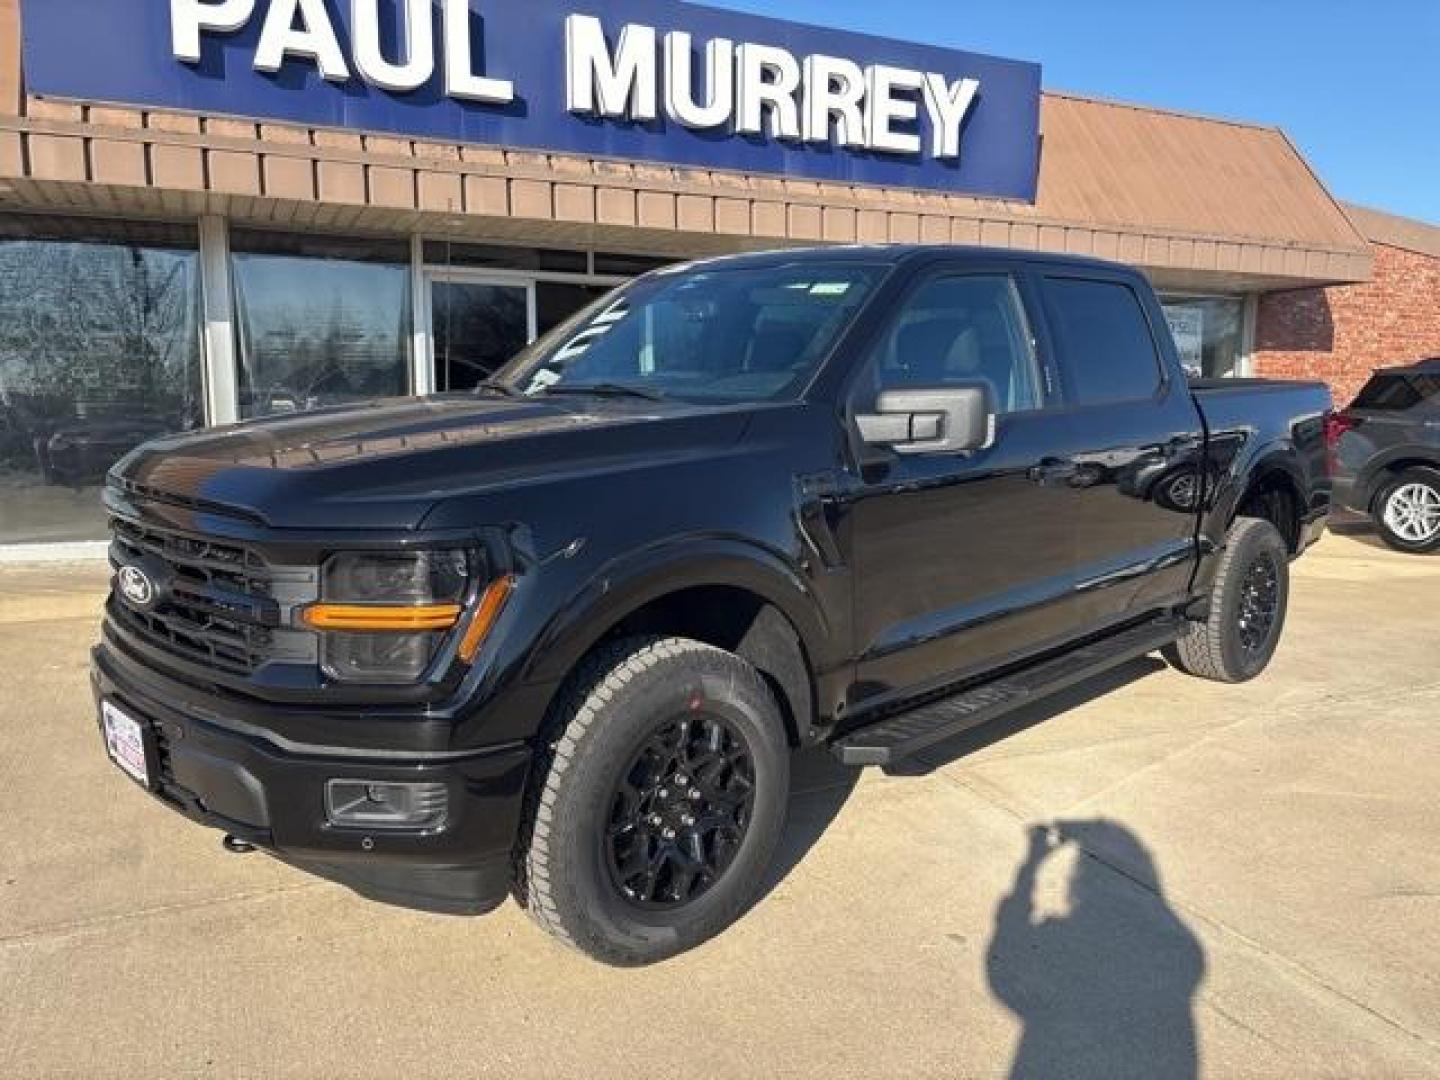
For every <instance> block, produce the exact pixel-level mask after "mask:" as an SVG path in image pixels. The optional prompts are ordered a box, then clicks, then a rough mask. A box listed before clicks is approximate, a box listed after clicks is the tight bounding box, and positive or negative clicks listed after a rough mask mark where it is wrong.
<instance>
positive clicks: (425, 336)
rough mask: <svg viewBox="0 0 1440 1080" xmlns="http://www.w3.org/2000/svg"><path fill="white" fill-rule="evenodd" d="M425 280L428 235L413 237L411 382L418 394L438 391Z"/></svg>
mask: <svg viewBox="0 0 1440 1080" xmlns="http://www.w3.org/2000/svg"><path fill="white" fill-rule="evenodd" d="M426 284H427V283H426V280H425V238H424V237H422V236H421V235H420V234H419V233H416V234H415V235H414V236H412V237H411V238H410V307H411V323H412V324H413V325H412V330H411V343H410V386H411V390H412V392H413V393H415V394H422V395H423V394H433V393H434V392H435V347H434V340H433V338H432V336H431V329H430V290H429V289H428V288H427V287H426Z"/></svg>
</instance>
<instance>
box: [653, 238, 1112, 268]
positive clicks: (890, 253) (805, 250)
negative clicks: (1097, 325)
mask: <svg viewBox="0 0 1440 1080" xmlns="http://www.w3.org/2000/svg"><path fill="white" fill-rule="evenodd" d="M967 259H968V260H974V261H976V262H985V263H988V264H991V265H994V264H996V263H1008V264H1013V265H1021V264H1024V265H1030V266H1044V267H1046V268H1050V269H1057V270H1071V271H1082V272H1083V271H1105V272H1107V273H1114V272H1116V271H1122V272H1124V273H1127V274H1134V273H1135V271H1134V270H1133V269H1131V268H1130V267H1128V266H1125V265H1123V264H1121V263H1115V262H1109V261H1107V260H1105V259H1096V258H1092V257H1090V256H1086V255H1066V254H1058V253H1052V252H1040V251H1017V250H1015V249H1013V248H992V247H980V246H975V245H963V244H848V245H837V246H832V247H801V248H787V249H783V250H779V251H764V252H754V253H748V254H740V255H718V256H715V257H713V258H705V259H696V260H693V261H691V262H687V263H679V264H676V265H674V266H669V267H666V268H664V269H663V270H657V271H653V272H654V273H656V274H667V273H677V272H679V271H681V270H695V269H698V268H704V267H716V268H720V267H723V268H725V269H745V268H748V267H755V268H760V267H769V266H793V265H795V264H796V263H804V262H810V261H813V262H826V263H834V262H836V261H844V260H854V261H857V262H869V263H887V264H890V265H893V266H896V267H899V266H905V265H910V264H914V263H929V262H936V261H940V260H954V261H964V260H967Z"/></svg>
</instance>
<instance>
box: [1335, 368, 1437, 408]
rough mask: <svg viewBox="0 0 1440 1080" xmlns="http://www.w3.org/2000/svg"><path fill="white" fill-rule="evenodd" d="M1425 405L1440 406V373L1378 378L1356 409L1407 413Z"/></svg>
mask: <svg viewBox="0 0 1440 1080" xmlns="http://www.w3.org/2000/svg"><path fill="white" fill-rule="evenodd" d="M1423 402H1428V403H1430V404H1431V405H1434V404H1437V403H1440V372H1435V373H1433V374H1431V373H1424V374H1415V375H1402V374H1385V375H1376V376H1374V377H1373V378H1372V379H1371V380H1370V381H1369V382H1368V383H1366V384H1365V389H1363V390H1361V391H1360V396H1359V397H1357V398H1356V399H1355V405H1354V407H1355V408H1357V409H1382V410H1392V411H1396V412H1403V411H1404V410H1406V409H1413V408H1415V407H1416V406H1418V405H1420V404H1421V403H1423Z"/></svg>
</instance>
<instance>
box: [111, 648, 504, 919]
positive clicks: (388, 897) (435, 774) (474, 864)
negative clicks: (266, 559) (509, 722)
mask: <svg viewBox="0 0 1440 1080" xmlns="http://www.w3.org/2000/svg"><path fill="white" fill-rule="evenodd" d="M93 660H94V662H93V666H92V675H91V679H92V683H93V688H94V693H95V698H96V702H97V709H96V712H97V714H98V712H99V708H98V703H99V702H100V701H101V700H110V701H113V702H114V703H115V704H116V705H117V706H119V707H120V708H121V709H123V710H125V712H126V713H128V714H129V715H130V716H132V717H133V718H134V719H136V720H138V721H140V722H141V724H142V725H143V726H144V727H145V728H146V730H147V732H148V736H149V738H151V739H153V741H154V745H155V751H156V753H155V757H156V760H157V764H158V768H157V770H156V772H157V775H156V776H155V777H153V778H152V787H151V793H152V794H154V795H155V796H156V797H157V798H159V799H160V800H161V801H163V802H165V803H166V804H167V805H169V806H170V807H172V808H173V809H175V810H178V811H180V812H181V813H183V814H185V815H186V816H188V817H190V818H192V819H193V820H195V821H198V822H200V823H201V824H204V825H208V826H210V827H212V828H215V829H220V830H222V831H224V832H226V833H228V834H231V835H233V836H235V837H238V838H239V839H241V840H244V841H246V842H247V843H250V844H253V845H254V846H256V847H258V848H261V849H263V850H266V851H268V852H270V853H271V854H273V855H275V856H277V857H279V858H281V859H283V860H284V861H286V862H289V863H292V864H294V865H295V866H297V867H299V868H301V869H304V870H307V871H309V872H311V873H314V874H317V875H319V876H321V877H325V878H328V879H330V880H333V881H338V882H340V883H342V884H345V885H347V886H349V887H350V888H352V889H354V890H355V891H356V892H358V893H361V894H362V895H364V896H367V897H370V898H372V899H376V900H381V901H385V902H388V903H395V904H400V905H403V906H406V907H415V908H421V909H424V910H430V911H443V912H452V913H465V914H478V913H481V912H484V911H488V910H490V909H492V908H494V907H496V906H498V905H499V904H500V903H501V902H502V901H503V900H504V899H505V896H506V895H507V893H508V891H509V887H510V875H511V852H512V850H513V847H514V841H515V835H516V831H517V829H518V827H519V822H520V810H521V803H522V799H523V795H524V786H525V780H526V777H527V775H528V772H529V767H530V750H529V748H528V747H527V746H524V745H516V744H510V745H506V746H501V747H495V748H490V749H485V750H481V751H474V752H460V753H449V752H443V753H435V752H431V753H408V754H407V753H403V752H399V751H380V750H374V749H365V750H357V749H353V748H347V747H308V746H307V747H305V748H304V750H303V752H301V751H297V750H296V749H295V748H294V747H284V748H282V747H281V746H280V745H278V744H277V743H276V742H274V741H271V740H269V739H266V738H265V737H264V735H263V733H259V732H256V731H255V730H254V728H253V726H251V725H247V724H237V725H236V726H234V727H231V726H228V725H227V724H226V723H225V720H224V717H223V715H222V710H223V702H220V701H217V700H216V699H214V698H213V697H212V698H210V700H209V701H208V702H207V703H206V708H205V709H204V718H203V719H202V718H201V716H200V715H197V714H198V713H199V712H200V711H201V710H199V709H198V708H196V707H188V708H187V704H186V701H187V698H192V699H193V695H194V694H195V692H196V691H195V690H194V688H192V687H189V686H187V685H185V684H181V683H176V682H174V681H173V680H171V679H169V678H167V677H165V676H163V675H161V674H159V673H157V672H154V671H152V670H149V669H142V668H137V667H136V666H135V665H134V664H133V663H132V662H129V661H125V660H122V659H121V658H120V657H119V656H117V654H115V653H114V652H113V651H112V650H110V649H109V648H107V647H106V646H105V645H103V644H102V645H100V646H98V647H97V648H96V649H95V651H94V655H93ZM251 712H252V714H253V710H251ZM355 722H356V723H363V722H364V721H363V720H361V721H355ZM242 729H243V730H242ZM331 779H352V780H369V781H387V780H389V781H409V782H432V783H435V782H438V783H443V784H444V785H445V787H446V791H447V793H448V797H449V798H448V802H449V813H448V815H447V817H446V819H445V821H444V822H443V824H442V825H441V826H440V827H439V828H436V829H433V830H431V831H428V832H423V833H416V832H392V831H383V830H367V829H363V828H353V827H343V828H342V827H337V826H334V825H331V824H330V823H329V822H328V821H327V818H326V812H325V784H326V781H327V780H331Z"/></svg>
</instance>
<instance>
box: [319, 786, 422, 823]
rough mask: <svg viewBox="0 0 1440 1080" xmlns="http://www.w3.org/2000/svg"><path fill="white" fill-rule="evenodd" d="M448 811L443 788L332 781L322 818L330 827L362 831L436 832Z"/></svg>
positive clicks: (326, 796)
mask: <svg viewBox="0 0 1440 1080" xmlns="http://www.w3.org/2000/svg"><path fill="white" fill-rule="evenodd" d="M449 809H450V795H449V792H447V791H446V789H445V785H444V784H435V783H427V784H407V783H392V782H391V781H388V780H331V781H330V782H329V783H327V784H326V785H325V816H326V817H327V818H328V819H329V821H330V824H331V825H351V826H355V827H357V828H365V829H415V830H424V829H438V828H439V827H440V826H441V825H443V824H444V823H445V815H446V813H447V812H448V811H449Z"/></svg>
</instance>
